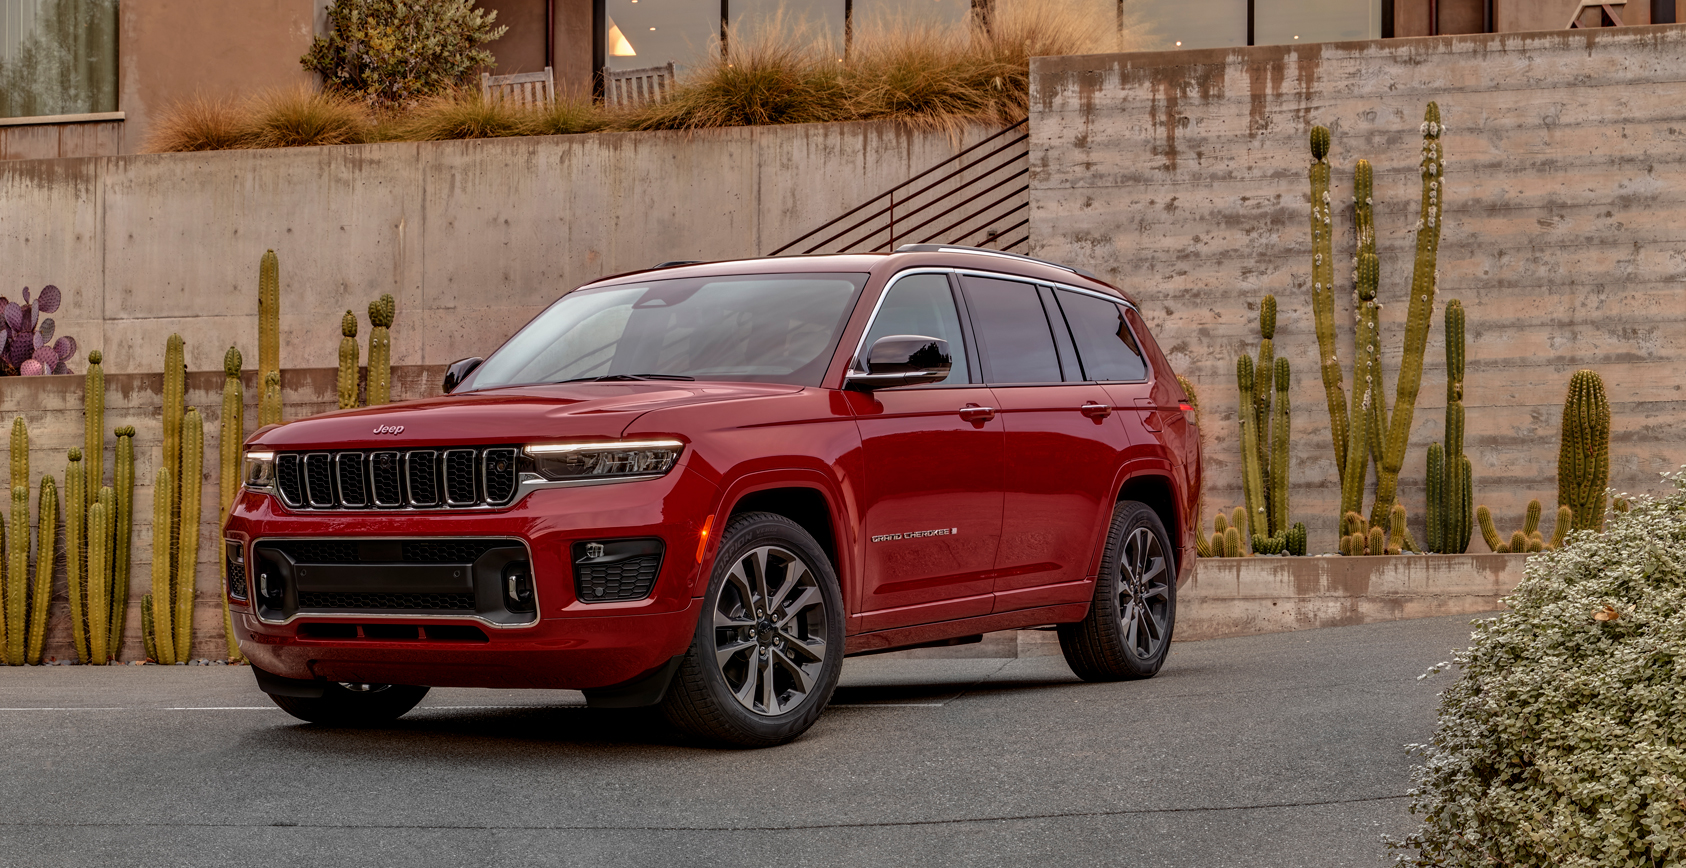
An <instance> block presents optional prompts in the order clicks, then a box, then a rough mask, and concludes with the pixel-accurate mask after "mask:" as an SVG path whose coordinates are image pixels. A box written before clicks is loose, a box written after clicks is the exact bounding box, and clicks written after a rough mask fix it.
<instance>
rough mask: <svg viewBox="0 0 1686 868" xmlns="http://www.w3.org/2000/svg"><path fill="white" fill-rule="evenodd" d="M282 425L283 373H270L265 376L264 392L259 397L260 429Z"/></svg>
mask: <svg viewBox="0 0 1686 868" xmlns="http://www.w3.org/2000/svg"><path fill="white" fill-rule="evenodd" d="M279 424H281V373H280V372H279V371H270V372H269V373H267V374H264V375H263V391H262V392H261V393H260V394H259V397H258V427H259V428H262V427H263V426H265V425H279Z"/></svg>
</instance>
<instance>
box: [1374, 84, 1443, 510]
mask: <svg viewBox="0 0 1686 868" xmlns="http://www.w3.org/2000/svg"><path fill="white" fill-rule="evenodd" d="M1444 132H1445V128H1444V127H1442V126H1441V125H1440V106H1439V104H1437V103H1432V102H1431V103H1429V104H1428V110H1427V111H1426V112H1425V113H1424V114H1423V123H1422V134H1423V151H1422V162H1421V164H1420V167H1421V168H1420V171H1421V174H1422V181H1423V192H1422V204H1421V206H1420V207H1421V214H1422V217H1421V218H1420V219H1419V220H1418V221H1417V254H1416V260H1415V263H1414V265H1413V266H1412V269H1411V298H1410V303H1409V305H1408V307H1407V309H1406V313H1405V348H1404V353H1403V355H1402V356H1401V357H1400V360H1399V381H1398V384H1397V387H1396V392H1395V394H1394V399H1393V412H1392V413H1391V414H1390V415H1389V416H1388V426H1387V439H1386V440H1385V441H1384V442H1383V448H1382V453H1381V455H1380V456H1379V457H1378V459H1377V466H1376V503H1375V506H1374V507H1372V508H1371V510H1370V517H1371V519H1370V520H1371V523H1372V524H1378V523H1380V522H1379V518H1380V516H1384V515H1386V514H1387V512H1388V510H1390V509H1392V508H1393V498H1394V493H1395V491H1397V489H1398V487H1399V469H1400V468H1401V467H1403V466H1404V465H1405V448H1406V446H1408V445H1409V441H1410V436H1411V417H1412V416H1413V415H1414V414H1415V413H1416V409H1417V392H1418V390H1419V389H1421V387H1422V383H1423V352H1424V350H1425V349H1426V348H1427V347H1428V329H1429V325H1430V320H1431V319H1432V318H1433V316H1434V290H1435V284H1436V283H1437V282H1438V280H1439V274H1440V272H1439V262H1440V229H1441V226H1442V225H1443V224H1444V223H1445V221H1444V220H1443V219H1442V208H1441V203H1442V202H1443V201H1444V199H1445V197H1444V196H1442V195H1441V193H1443V192H1444V190H1445V176H1446V173H1445V167H1446V164H1445V159H1444V157H1445V154H1444V151H1443V149H1442V147H1441V143H1440V136H1441V135H1442V134H1443V133H1444Z"/></svg>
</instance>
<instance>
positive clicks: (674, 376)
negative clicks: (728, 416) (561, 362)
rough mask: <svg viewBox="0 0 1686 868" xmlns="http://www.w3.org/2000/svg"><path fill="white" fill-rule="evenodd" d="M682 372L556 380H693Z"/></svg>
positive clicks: (559, 381)
mask: <svg viewBox="0 0 1686 868" xmlns="http://www.w3.org/2000/svg"><path fill="white" fill-rule="evenodd" d="M695 379H696V377H687V376H685V375H684V374H609V375H607V376H602V377H575V378H573V379H572V380H557V382H558V383H617V382H627V381H630V380H695Z"/></svg>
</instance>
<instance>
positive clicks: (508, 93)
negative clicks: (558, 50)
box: [480, 66, 556, 108]
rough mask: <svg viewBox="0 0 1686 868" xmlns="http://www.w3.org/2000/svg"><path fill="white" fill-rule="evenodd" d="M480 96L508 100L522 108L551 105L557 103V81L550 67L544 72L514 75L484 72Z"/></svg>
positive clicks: (481, 78)
mask: <svg viewBox="0 0 1686 868" xmlns="http://www.w3.org/2000/svg"><path fill="white" fill-rule="evenodd" d="M480 96H481V97H482V98H484V99H486V100H493V99H499V100H506V101H508V102H512V103H514V104H516V105H518V106H521V107H522V108H531V107H534V106H545V105H550V104H551V103H552V102H555V101H556V79H555V77H554V76H552V75H551V71H550V67H548V66H547V67H545V68H544V72H518V73H515V74H514V75H491V74H489V73H484V72H482V73H480Z"/></svg>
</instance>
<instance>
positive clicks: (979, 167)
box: [768, 120, 1030, 256]
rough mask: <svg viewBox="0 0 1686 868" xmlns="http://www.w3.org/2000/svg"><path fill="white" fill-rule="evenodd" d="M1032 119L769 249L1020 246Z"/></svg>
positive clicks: (1026, 213)
mask: <svg viewBox="0 0 1686 868" xmlns="http://www.w3.org/2000/svg"><path fill="white" fill-rule="evenodd" d="M1029 124H1030V122H1029V121H1028V120H1023V121H1019V122H1018V123H1016V124H1013V125H1012V126H1010V127H1008V128H1006V129H1004V130H1002V131H1001V132H998V133H995V134H994V135H991V136H990V137H989V138H986V139H984V140H983V141H981V142H978V143H977V144H975V145H972V146H971V147H969V148H966V149H965V150H963V151H961V152H960V153H958V154H955V155H954V156H952V157H950V158H948V159H946V160H943V161H942V162H941V163H938V164H937V165H935V166H932V167H931V168H929V169H926V170H925V171H923V172H920V173H919V174H917V175H914V176H913V177H912V178H909V179H908V180H906V181H903V182H902V183H900V184H897V185H896V186H894V187H891V188H890V189H888V190H886V191H884V192H883V193H880V194H878V195H877V196H874V197H872V198H871V199H868V200H866V201H865V202H863V203H861V204H860V205H857V206H856V207H855V208H854V209H852V210H850V211H847V212H845V213H843V214H841V215H839V216H837V217H835V218H832V219H831V220H830V221H828V222H826V223H825V224H824V225H823V226H820V227H818V228H816V229H814V230H812V231H810V232H808V233H807V234H805V235H803V236H801V237H800V238H797V239H795V240H794V241H791V242H789V243H788V244H785V245H784V246H783V247H780V248H778V249H777V250H774V251H773V252H772V253H769V254H768V255H769V256H779V255H796V254H806V253H888V252H890V251H892V250H895V249H896V248H897V247H899V246H901V245H903V244H956V245H965V246H968V247H989V248H993V249H995V250H1013V249H1014V248H1022V247H1023V246H1025V244H1026V242H1028V241H1029V240H1030V230H1029V224H1030V177H1029V176H1030V125H1029ZM1021 252H1022V251H1021Z"/></svg>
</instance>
